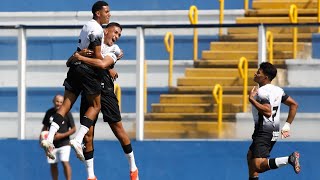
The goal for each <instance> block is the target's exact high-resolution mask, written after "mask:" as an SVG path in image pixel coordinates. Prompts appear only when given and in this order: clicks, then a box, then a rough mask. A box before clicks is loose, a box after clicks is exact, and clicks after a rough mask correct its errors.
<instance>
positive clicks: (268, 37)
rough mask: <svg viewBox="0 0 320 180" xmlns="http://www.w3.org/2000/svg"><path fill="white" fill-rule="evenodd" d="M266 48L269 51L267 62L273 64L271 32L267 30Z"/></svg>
mask: <svg viewBox="0 0 320 180" xmlns="http://www.w3.org/2000/svg"><path fill="white" fill-rule="evenodd" d="M266 38H267V50H268V52H269V62H270V63H271V64H273V34H272V32H271V31H267V33H266Z"/></svg>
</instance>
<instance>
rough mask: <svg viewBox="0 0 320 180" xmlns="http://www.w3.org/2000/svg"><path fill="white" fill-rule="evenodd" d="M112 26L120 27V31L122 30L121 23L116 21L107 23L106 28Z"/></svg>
mask: <svg viewBox="0 0 320 180" xmlns="http://www.w3.org/2000/svg"><path fill="white" fill-rule="evenodd" d="M113 26H117V27H119V28H120V29H121V31H122V27H121V25H120V24H119V23H116V22H111V23H109V24H107V26H106V28H109V27H113Z"/></svg>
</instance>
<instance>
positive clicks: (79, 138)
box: [74, 125, 89, 144]
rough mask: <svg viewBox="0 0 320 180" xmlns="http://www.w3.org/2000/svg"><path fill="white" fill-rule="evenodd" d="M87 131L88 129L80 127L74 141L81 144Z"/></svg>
mask: <svg viewBox="0 0 320 180" xmlns="http://www.w3.org/2000/svg"><path fill="white" fill-rule="evenodd" d="M88 131H89V128H87V127H86V126H84V125H80V128H79V131H78V133H77V135H76V137H75V138H74V139H75V140H76V141H77V142H78V143H80V144H81V143H82V140H83V138H84V136H85V135H86V134H87V132H88Z"/></svg>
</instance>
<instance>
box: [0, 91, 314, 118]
mask: <svg viewBox="0 0 320 180" xmlns="http://www.w3.org/2000/svg"><path fill="white" fill-rule="evenodd" d="M121 89H122V93H121V94H122V101H121V103H122V112H124V113H135V112H136V103H135V102H136V89H135V88H121ZM284 90H285V92H286V93H287V94H288V95H290V96H292V97H293V98H294V99H295V100H296V101H297V102H298V103H299V109H298V112H303V113H319V107H318V105H317V103H318V102H319V101H320V88H284ZM168 91H169V90H168V88H167V87H164V88H148V101H147V102H148V112H150V111H151V104H152V103H159V101H160V94H165V93H168ZM58 93H60V94H63V88H27V102H26V104H27V112H45V111H46V110H47V109H48V108H50V107H51V106H52V102H51V99H52V97H53V95H55V94H58ZM0 102H1V103H0V112H17V102H18V99H17V88H0ZM79 102H80V101H79V100H77V102H76V103H75V105H74V106H73V108H72V111H73V112H79V109H80V103H79ZM282 111H283V112H287V111H288V108H287V106H283V108H282Z"/></svg>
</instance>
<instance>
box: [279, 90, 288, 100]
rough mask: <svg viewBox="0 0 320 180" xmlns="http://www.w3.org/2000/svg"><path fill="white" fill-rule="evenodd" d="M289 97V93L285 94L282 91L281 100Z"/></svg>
mask: <svg viewBox="0 0 320 180" xmlns="http://www.w3.org/2000/svg"><path fill="white" fill-rule="evenodd" d="M288 98H289V95H288V94H286V93H285V92H284V91H283V94H282V97H281V102H282V103H283V102H285V101H286V100H287V99H288Z"/></svg>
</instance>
